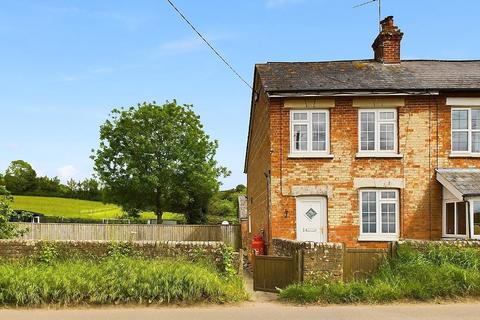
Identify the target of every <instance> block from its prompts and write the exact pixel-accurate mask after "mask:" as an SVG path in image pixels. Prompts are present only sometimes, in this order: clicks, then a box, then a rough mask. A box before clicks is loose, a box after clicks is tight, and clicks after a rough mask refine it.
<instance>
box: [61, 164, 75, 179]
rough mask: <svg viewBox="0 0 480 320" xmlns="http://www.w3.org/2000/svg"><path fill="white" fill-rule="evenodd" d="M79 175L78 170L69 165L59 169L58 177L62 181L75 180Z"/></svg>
mask: <svg viewBox="0 0 480 320" xmlns="http://www.w3.org/2000/svg"><path fill="white" fill-rule="evenodd" d="M77 174H78V170H77V168H75V166H74V165H73V164H67V165H64V166H62V167H60V168H58V169H57V175H58V177H59V178H60V180H62V181H66V180H69V179H71V178H75V176H76V175H77Z"/></svg>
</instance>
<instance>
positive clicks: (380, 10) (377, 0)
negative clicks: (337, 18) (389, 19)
mask: <svg viewBox="0 0 480 320" xmlns="http://www.w3.org/2000/svg"><path fill="white" fill-rule="evenodd" d="M374 2H376V3H377V4H378V28H379V31H382V27H381V26H380V22H381V21H382V0H370V1H367V2H364V3H360V4H357V5H356V6H353V8H354V9H355V8H359V7H363V6H366V5H368V4H370V3H374Z"/></svg>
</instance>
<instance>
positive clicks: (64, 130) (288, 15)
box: [0, 0, 480, 188]
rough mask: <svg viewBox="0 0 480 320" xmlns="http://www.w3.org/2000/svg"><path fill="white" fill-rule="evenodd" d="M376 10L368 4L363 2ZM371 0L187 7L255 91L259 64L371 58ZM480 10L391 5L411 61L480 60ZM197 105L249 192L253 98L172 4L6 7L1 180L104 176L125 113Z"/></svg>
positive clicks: (0, 80)
mask: <svg viewBox="0 0 480 320" xmlns="http://www.w3.org/2000/svg"><path fill="white" fill-rule="evenodd" d="M363 1H364V0H363ZM363 1H362V0H345V1H326V0H244V1H225V0H223V1H220V0H204V1H196V0H176V1H175V3H176V5H177V6H178V7H179V8H180V9H181V10H183V12H184V13H185V14H186V15H187V17H189V18H190V20H191V21H193V23H194V24H195V25H196V26H197V27H198V29H199V30H201V31H202V32H203V33H204V34H205V35H206V36H207V38H209V39H210V40H211V42H212V43H213V44H214V45H215V46H216V47H217V48H218V49H219V51H221V52H222V53H223V54H224V55H225V56H226V57H227V59H228V60H229V61H230V62H231V63H232V64H233V65H234V66H235V67H236V68H237V69H238V71H239V72H240V73H241V74H242V75H243V76H244V77H245V78H246V79H247V80H248V81H251V79H252V73H253V72H252V71H253V66H254V64H255V63H261V62H266V61H321V60H343V59H362V58H370V57H371V56H372V51H371V48H370V45H371V43H372V41H373V40H374V38H375V36H376V33H377V11H376V10H377V9H376V6H375V5H369V6H364V7H362V8H358V9H352V6H353V5H355V4H358V3H361V2H363ZM478 12H480V1H477V0H470V1H468V0H463V1H438V0H436V1H434V0H422V1H419V0H396V1H394V0H383V15H384V16H386V15H394V16H395V21H396V22H397V24H398V25H399V26H400V28H401V29H402V31H404V32H405V36H404V40H403V45H402V57H403V58H408V59H414V58H431V59H478V58H480V41H478V39H479V31H480V27H479V26H478V22H477V21H478V17H477V15H478ZM174 98H175V99H177V101H178V102H180V103H191V104H193V105H194V106H195V110H196V112H197V113H199V114H200V116H201V119H202V121H203V123H204V124H205V129H206V131H207V132H208V134H210V136H211V137H212V138H214V139H217V140H219V142H220V148H219V150H218V154H217V159H218V161H219V162H220V163H221V164H222V165H224V166H227V167H228V168H229V169H230V170H231V171H232V175H231V176H230V177H228V178H227V179H225V180H224V188H229V187H233V186H235V185H236V184H239V183H245V182H246V177H245V175H244V174H243V160H244V152H245V144H246V136H247V127H248V116H249V108H250V89H249V88H247V87H246V86H245V85H244V84H243V83H242V82H240V81H239V80H238V79H237V78H235V77H234V76H233V74H232V73H231V72H230V71H229V70H228V69H227V68H226V67H225V66H224V65H223V64H222V63H221V62H220V61H219V60H218V58H217V57H216V56H214V55H213V54H212V53H211V52H210V51H209V49H208V48H206V47H205V45H204V44H203V43H202V42H201V41H200V40H199V39H198V38H196V36H195V34H193V33H192V31H191V30H190V29H189V28H188V27H187V26H186V25H185V23H184V22H183V21H181V20H180V19H179V17H178V16H177V15H176V14H175V13H174V12H173V11H172V9H171V8H170V7H169V6H168V5H167V3H166V1H164V0H155V1H153V0H152V1H147V0H138V1H131V0H130V1H121V0H95V1H94V0H90V1H87V0H78V1H69V0H63V1H60V0H58V1H48V0H32V1H26V0H15V1H6V0H0V137H1V139H0V171H4V170H5V169H6V167H7V166H8V164H9V162H10V161H12V160H15V159H23V160H26V161H28V162H30V163H31V164H32V165H33V166H34V168H35V169H36V170H37V172H38V173H39V174H42V175H44V174H46V175H49V176H55V175H57V176H60V177H61V178H62V179H63V180H65V179H68V178H70V177H73V178H75V179H80V178H84V177H87V176H90V175H91V174H92V162H91V160H90V159H89V155H90V153H91V152H90V150H91V149H92V148H96V147H97V145H98V127H99V125H100V124H101V123H102V122H103V121H105V119H106V118H107V116H108V113H109V111H110V110H111V109H112V108H113V107H122V106H124V107H127V106H131V105H135V104H137V103H138V102H143V101H152V100H155V101H157V102H163V101H165V100H167V99H168V100H171V99H174Z"/></svg>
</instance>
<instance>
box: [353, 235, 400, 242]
mask: <svg viewBox="0 0 480 320" xmlns="http://www.w3.org/2000/svg"><path fill="white" fill-rule="evenodd" d="M398 239H399V237H398V236H397V235H360V236H359V237H358V241H377V242H391V241H398Z"/></svg>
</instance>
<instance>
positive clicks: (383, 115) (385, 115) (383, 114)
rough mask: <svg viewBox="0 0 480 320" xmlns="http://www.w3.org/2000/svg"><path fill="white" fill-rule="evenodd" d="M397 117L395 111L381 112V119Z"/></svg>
mask: <svg viewBox="0 0 480 320" xmlns="http://www.w3.org/2000/svg"><path fill="white" fill-rule="evenodd" d="M394 119H395V112H393V111H389V112H380V120H394Z"/></svg>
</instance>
